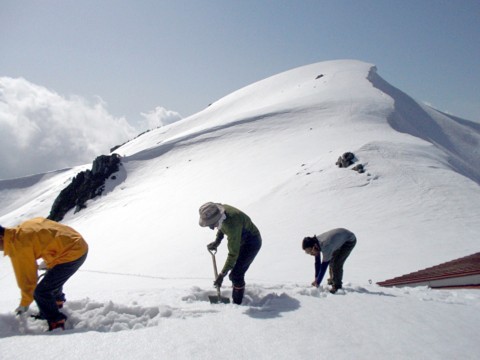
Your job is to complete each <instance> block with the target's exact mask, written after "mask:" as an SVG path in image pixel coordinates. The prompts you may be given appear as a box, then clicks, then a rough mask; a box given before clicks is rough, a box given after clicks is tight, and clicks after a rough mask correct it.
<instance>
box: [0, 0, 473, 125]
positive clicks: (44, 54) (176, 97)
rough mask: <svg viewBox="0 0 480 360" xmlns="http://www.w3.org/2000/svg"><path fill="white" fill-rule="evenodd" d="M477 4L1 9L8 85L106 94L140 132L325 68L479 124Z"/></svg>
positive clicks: (68, 3) (111, 2)
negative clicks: (368, 76)
mask: <svg viewBox="0 0 480 360" xmlns="http://www.w3.org/2000/svg"><path fill="white" fill-rule="evenodd" d="M479 19H480V1H478V0H455V1H450V0H445V1H443V0H414V1H413V0H402V1H390V0H376V1H374V0H362V1H360V0H343V1H342V0H335V1H322V0H317V1H314V0H295V1H294V0H291V1H282V0H277V1H274V0H256V1H254V0H238V1H237V0H236V1H233V0H175V1H173V0H172V1H162V0H137V1H133V0H132V1H125V0H82V1H78V0H75V1H73V0H56V1H54V0H43V1H33V0H30V1H27V0H1V11H0V53H1V54H2V55H1V56H0V76H7V77H13V78H16V77H23V78H25V79H26V80H28V81H29V82H32V83H34V84H37V85H40V86H44V87H46V88H48V89H49V90H51V91H54V92H57V93H58V94H61V95H63V96H70V95H78V96H81V97H85V98H87V99H92V98H95V97H96V96H99V97H101V98H102V99H103V101H104V102H105V103H106V107H107V108H108V111H109V113H111V114H112V115H113V116H117V117H125V118H126V119H127V120H128V121H129V122H130V123H131V124H133V125H134V126H135V124H136V123H137V122H138V121H139V120H140V119H141V115H140V113H142V112H143V113H146V112H149V111H152V110H153V109H155V107H157V106H161V107H164V108H166V109H169V110H173V111H176V112H178V113H180V114H181V115H182V116H184V117H185V116H188V115H191V114H193V113H196V112H198V111H200V110H202V109H203V108H205V107H206V106H207V105H208V104H209V103H211V102H213V101H215V100H217V99H219V98H221V97H223V96H225V95H228V94H229V93H231V92H233V91H235V90H237V89H239V88H242V87H244V86H246V85H249V84H251V83H253V82H255V81H258V80H261V79H264V78H266V77H269V76H271V75H275V74H277V73H279V72H282V71H285V70H290V69H292V68H295V67H298V66H302V65H307V64H311V63H315V62H319V61H325V60H335V59H345V58H348V59H357V60H362V61H366V62H370V63H373V64H375V65H377V67H378V72H379V74H380V75H381V76H382V77H383V78H384V79H385V80H387V81H388V82H390V83H391V84H392V85H394V86H396V87H397V88H399V89H401V90H402V91H404V92H406V93H407V94H409V95H411V96H412V97H414V98H415V99H417V100H420V101H425V102H427V103H429V104H431V105H432V106H434V107H435V108H437V109H439V110H442V111H446V112H450V113H452V114H454V115H457V116H459V117H462V118H466V119H469V120H475V121H480V86H479V83H480V47H479V46H478V39H480V20H479Z"/></svg>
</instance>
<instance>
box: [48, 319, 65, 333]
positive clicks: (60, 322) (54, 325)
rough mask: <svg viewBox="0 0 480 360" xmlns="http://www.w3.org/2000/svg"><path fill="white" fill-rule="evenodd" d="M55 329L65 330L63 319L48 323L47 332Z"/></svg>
mask: <svg viewBox="0 0 480 360" xmlns="http://www.w3.org/2000/svg"><path fill="white" fill-rule="evenodd" d="M55 329H62V330H65V319H62V320H58V321H49V322H48V331H53V330H55Z"/></svg>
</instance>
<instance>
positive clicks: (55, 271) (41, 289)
mask: <svg viewBox="0 0 480 360" xmlns="http://www.w3.org/2000/svg"><path fill="white" fill-rule="evenodd" d="M86 258H87V254H85V255H83V256H82V257H81V258H79V259H77V260H74V261H71V262H68V263H65V264H58V265H55V266H54V267H53V268H51V269H49V270H47V272H46V273H45V276H44V277H43V279H42V280H41V281H40V282H39V283H38V285H37V287H36V288H35V292H34V293H33V298H34V299H35V302H36V303H37V306H38V308H39V310H40V316H41V317H43V318H44V319H46V320H48V321H49V322H56V321H60V320H62V319H66V316H65V315H64V314H62V313H61V312H60V311H58V306H57V300H58V301H65V295H64V294H63V285H64V284H65V283H66V282H67V280H68V279H70V277H71V276H72V275H73V274H75V273H76V272H77V270H78V269H79V268H80V266H82V264H83V263H84V262H85V259H86Z"/></svg>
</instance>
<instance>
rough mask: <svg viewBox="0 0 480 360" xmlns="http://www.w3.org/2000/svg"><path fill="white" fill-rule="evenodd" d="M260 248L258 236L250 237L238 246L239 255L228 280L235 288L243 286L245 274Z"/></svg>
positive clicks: (260, 242) (260, 240)
mask: <svg viewBox="0 0 480 360" xmlns="http://www.w3.org/2000/svg"><path fill="white" fill-rule="evenodd" d="M261 247H262V238H261V237H260V235H259V236H255V237H250V238H248V239H247V240H245V242H244V243H243V244H242V245H241V246H240V253H239V255H238V258H237V262H236V263H235V266H234V267H233V269H232V271H231V272H230V276H229V278H230V280H231V281H232V283H233V286H234V287H236V288H243V287H244V286H245V273H246V272H247V270H248V268H249V267H250V265H251V264H252V262H253V260H254V259H255V256H257V254H258V251H259V250H260V248H261Z"/></svg>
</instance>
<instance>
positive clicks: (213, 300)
mask: <svg viewBox="0 0 480 360" xmlns="http://www.w3.org/2000/svg"><path fill="white" fill-rule="evenodd" d="M208 252H209V253H210V254H211V255H212V261H213V273H214V275H215V280H217V277H218V270H217V261H216V260H215V254H216V253H217V250H210V249H209V250H208ZM216 288H217V295H216V296H215V295H208V299H209V300H210V304H218V303H223V304H230V299H229V298H226V297H223V296H222V294H221V293H220V286H216Z"/></svg>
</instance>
